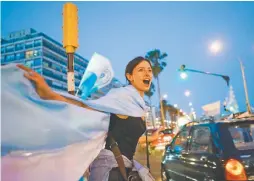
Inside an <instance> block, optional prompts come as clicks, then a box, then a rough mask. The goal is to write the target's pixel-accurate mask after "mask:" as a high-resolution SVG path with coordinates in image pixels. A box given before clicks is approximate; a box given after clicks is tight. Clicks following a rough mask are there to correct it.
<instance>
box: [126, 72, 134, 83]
mask: <svg viewBox="0 0 254 181" xmlns="http://www.w3.org/2000/svg"><path fill="white" fill-rule="evenodd" d="M126 77H127V79H128V80H129V82H132V81H133V77H132V75H131V74H129V73H127V74H126Z"/></svg>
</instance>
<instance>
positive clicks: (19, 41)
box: [1, 28, 122, 98]
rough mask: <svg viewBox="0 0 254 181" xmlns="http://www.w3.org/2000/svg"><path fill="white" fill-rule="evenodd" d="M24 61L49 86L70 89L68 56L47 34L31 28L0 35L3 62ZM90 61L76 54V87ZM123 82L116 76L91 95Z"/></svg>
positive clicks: (97, 94) (60, 45)
mask: <svg viewBox="0 0 254 181" xmlns="http://www.w3.org/2000/svg"><path fill="white" fill-rule="evenodd" d="M9 63H22V64H24V65H26V66H28V67H30V68H32V69H33V70H35V71H36V72H38V73H39V74H41V75H42V76H43V77H44V78H45V80H46V82H47V83H48V85H49V86H50V87H51V88H52V89H54V90H57V91H67V55H66V53H65V49H64V48H63V45H62V44H61V43H59V42H57V41H55V40H54V39H52V38H50V37H49V36H47V35H46V34H44V33H41V32H37V31H36V30H34V29H32V28H30V29H26V30H21V31H16V32H12V33H10V34H8V35H7V36H6V37H4V38H1V65H5V64H9ZM87 64H88V60H87V59H85V58H83V57H82V56H80V55H79V54H77V53H75V55H74V74H75V87H78V85H79V83H80V81H81V78H82V76H83V74H84V71H85V69H86V67H87ZM120 86H122V84H121V83H120V82H119V81H118V80H117V79H115V78H114V79H113V80H112V82H111V84H110V85H108V86H107V87H105V88H104V89H103V90H99V91H98V92H96V93H94V94H93V95H92V96H91V98H98V97H100V96H102V95H104V94H105V93H106V92H107V91H108V90H109V89H110V88H111V87H120Z"/></svg>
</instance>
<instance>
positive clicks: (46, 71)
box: [42, 69, 53, 77]
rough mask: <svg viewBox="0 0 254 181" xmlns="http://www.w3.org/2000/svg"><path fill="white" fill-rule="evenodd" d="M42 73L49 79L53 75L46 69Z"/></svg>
mask: <svg viewBox="0 0 254 181" xmlns="http://www.w3.org/2000/svg"><path fill="white" fill-rule="evenodd" d="M42 73H43V75H46V76H49V77H52V75H53V73H52V71H50V70H48V69H43V70H42Z"/></svg>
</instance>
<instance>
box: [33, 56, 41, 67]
mask: <svg viewBox="0 0 254 181" xmlns="http://www.w3.org/2000/svg"><path fill="white" fill-rule="evenodd" d="M41 62H42V61H41V59H40V58H36V59H34V66H41Z"/></svg>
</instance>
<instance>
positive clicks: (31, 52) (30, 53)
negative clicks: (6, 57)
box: [26, 50, 41, 59]
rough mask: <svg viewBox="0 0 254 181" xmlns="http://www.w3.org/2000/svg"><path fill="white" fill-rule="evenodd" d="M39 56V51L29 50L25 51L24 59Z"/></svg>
mask: <svg viewBox="0 0 254 181" xmlns="http://www.w3.org/2000/svg"><path fill="white" fill-rule="evenodd" d="M40 55H41V51H40V50H29V51H26V59H30V58H34V57H37V56H40Z"/></svg>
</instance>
